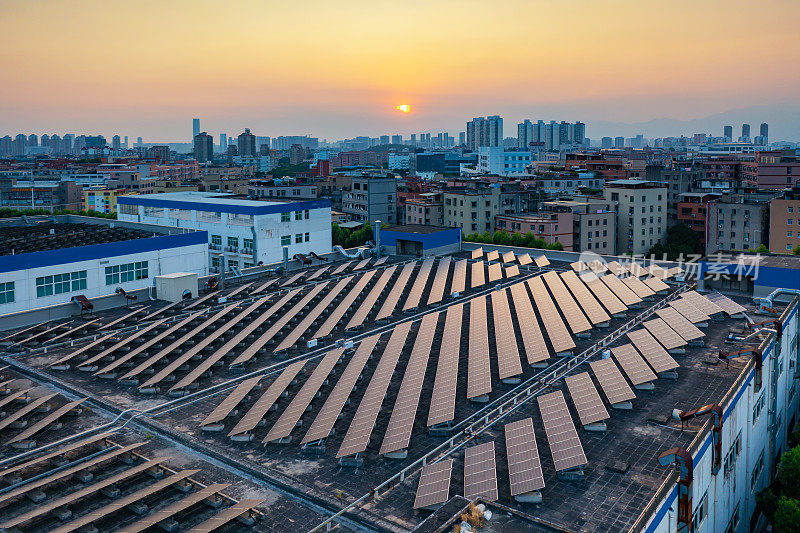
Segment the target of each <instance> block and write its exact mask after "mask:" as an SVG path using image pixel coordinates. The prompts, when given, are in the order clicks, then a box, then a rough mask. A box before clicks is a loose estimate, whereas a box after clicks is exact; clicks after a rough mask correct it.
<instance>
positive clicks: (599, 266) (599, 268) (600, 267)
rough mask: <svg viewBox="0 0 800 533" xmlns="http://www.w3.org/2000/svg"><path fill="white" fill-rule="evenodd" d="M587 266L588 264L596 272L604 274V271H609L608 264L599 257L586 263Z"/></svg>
mask: <svg viewBox="0 0 800 533" xmlns="http://www.w3.org/2000/svg"><path fill="white" fill-rule="evenodd" d="M586 266H588V267H589V268H590V269H591V271H592V272H594V273H595V274H602V273H604V272H608V267H607V266H606V264H605V263H604V262H602V261H600V260H599V259H595V260H593V261H589V262H588V263H586Z"/></svg>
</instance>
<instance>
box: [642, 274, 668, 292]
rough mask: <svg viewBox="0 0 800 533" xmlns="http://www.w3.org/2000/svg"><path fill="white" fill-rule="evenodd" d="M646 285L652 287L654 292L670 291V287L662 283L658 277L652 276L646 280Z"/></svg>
mask: <svg viewBox="0 0 800 533" xmlns="http://www.w3.org/2000/svg"><path fill="white" fill-rule="evenodd" d="M644 284H645V285H647V286H648V287H650V289H652V290H653V292H661V291H668V290H669V285H667V284H666V283H664V282H663V281H661V279H660V278H658V277H656V276H651V277H649V278H647V279H645V280H644Z"/></svg>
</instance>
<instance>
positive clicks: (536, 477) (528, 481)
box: [505, 418, 544, 496]
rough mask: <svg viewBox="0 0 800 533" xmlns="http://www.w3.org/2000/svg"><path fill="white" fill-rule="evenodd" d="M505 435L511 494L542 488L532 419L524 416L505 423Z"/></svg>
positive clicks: (539, 462) (516, 494)
mask: <svg viewBox="0 0 800 533" xmlns="http://www.w3.org/2000/svg"><path fill="white" fill-rule="evenodd" d="M505 436H506V455H507V458H508V478H509V481H510V483H511V495H512V496H519V495H521V494H526V493H528V492H534V491H538V490H541V489H543V488H544V475H543V474H542V463H541V460H540V459H539V448H538V447H537V446H536V435H535V434H534V432H533V419H531V418H524V419H522V420H517V421H516V422H511V423H509V424H506V426H505Z"/></svg>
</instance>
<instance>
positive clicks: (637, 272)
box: [628, 261, 648, 278]
mask: <svg viewBox="0 0 800 533" xmlns="http://www.w3.org/2000/svg"><path fill="white" fill-rule="evenodd" d="M628 271H629V272H630V273H631V274H633V275H634V276H636V277H637V278H640V277H642V276H646V275H647V274H648V271H647V270H646V269H644V268H642V265H640V264H639V263H636V262H635V261H631V262H630V263H628Z"/></svg>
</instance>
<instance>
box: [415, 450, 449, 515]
mask: <svg viewBox="0 0 800 533" xmlns="http://www.w3.org/2000/svg"><path fill="white" fill-rule="evenodd" d="M452 475H453V460H452V459H445V460H443V461H439V462H438V463H431V464H428V465H426V466H425V468H423V469H422V474H421V475H420V478H419V485H418V486H417V495H416V497H415V498H414V509H421V508H424V507H432V506H434V505H437V504H440V503H444V502H446V501H447V500H449V499H450V477H451V476H452Z"/></svg>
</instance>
